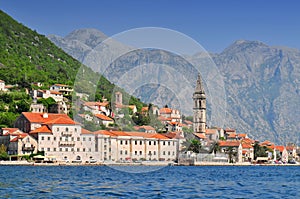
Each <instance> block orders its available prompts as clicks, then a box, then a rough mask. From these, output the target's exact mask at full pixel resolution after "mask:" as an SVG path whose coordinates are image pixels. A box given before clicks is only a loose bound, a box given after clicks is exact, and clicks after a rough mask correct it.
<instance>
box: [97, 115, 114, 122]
mask: <svg viewBox="0 0 300 199" xmlns="http://www.w3.org/2000/svg"><path fill="white" fill-rule="evenodd" d="M95 116H96V117H97V118H99V119H100V120H105V121H113V119H111V118H110V117H108V116H106V115H103V114H96V115H95Z"/></svg>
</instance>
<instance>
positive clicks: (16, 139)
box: [10, 137, 19, 142]
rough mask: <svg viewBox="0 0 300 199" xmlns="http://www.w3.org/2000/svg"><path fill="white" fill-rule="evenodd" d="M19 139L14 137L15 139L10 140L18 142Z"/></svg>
mask: <svg viewBox="0 0 300 199" xmlns="http://www.w3.org/2000/svg"><path fill="white" fill-rule="evenodd" d="M18 140H19V138H18V137H14V138H13V139H11V140H10V142H17V141H18Z"/></svg>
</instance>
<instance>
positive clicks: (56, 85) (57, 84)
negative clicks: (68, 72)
mask: <svg viewBox="0 0 300 199" xmlns="http://www.w3.org/2000/svg"><path fill="white" fill-rule="evenodd" d="M54 85H55V86H64V87H71V86H69V85H66V84H54Z"/></svg>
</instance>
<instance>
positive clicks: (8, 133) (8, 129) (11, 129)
mask: <svg viewBox="0 0 300 199" xmlns="http://www.w3.org/2000/svg"><path fill="white" fill-rule="evenodd" d="M2 130H3V131H8V132H7V133H5V134H4V135H11V134H13V133H15V132H16V131H21V130H19V129H18V128H2Z"/></svg>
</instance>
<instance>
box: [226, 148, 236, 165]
mask: <svg viewBox="0 0 300 199" xmlns="http://www.w3.org/2000/svg"><path fill="white" fill-rule="evenodd" d="M225 153H226V154H227V155H228V158H229V163H233V160H234V158H236V155H237V152H236V150H235V148H233V147H232V146H230V147H228V148H227V149H226V150H225Z"/></svg>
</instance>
